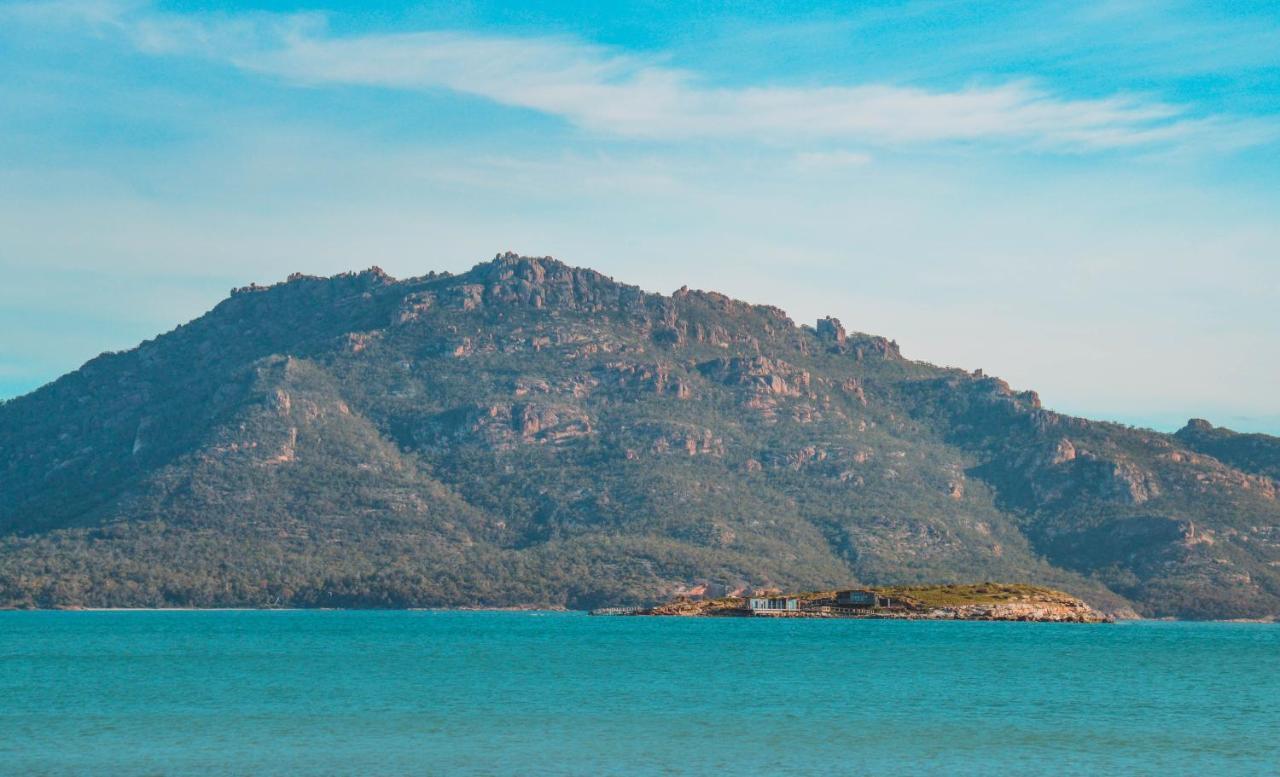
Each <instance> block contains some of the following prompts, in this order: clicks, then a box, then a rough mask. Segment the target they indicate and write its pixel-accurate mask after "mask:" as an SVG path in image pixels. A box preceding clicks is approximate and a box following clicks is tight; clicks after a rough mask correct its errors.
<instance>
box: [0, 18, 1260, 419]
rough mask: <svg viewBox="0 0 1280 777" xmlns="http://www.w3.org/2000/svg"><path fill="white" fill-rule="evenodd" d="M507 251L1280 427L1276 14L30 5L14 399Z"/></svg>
mask: <svg viewBox="0 0 1280 777" xmlns="http://www.w3.org/2000/svg"><path fill="white" fill-rule="evenodd" d="M507 250H513V251H517V252H519V253H523V254H527V255H538V256H541V255H551V256H555V257H557V258H559V259H561V260H563V261H566V262H568V263H570V264H573V265H578V266H587V267H592V268H594V269H597V270H600V271H601V272H604V273H606V274H608V275H611V276H613V277H615V278H617V279H618V280H621V281H626V282H629V283H634V284H637V285H639V286H641V287H643V288H645V289H647V290H650V291H661V292H664V293H669V292H670V291H672V290H673V289H676V288H679V287H680V286H682V285H688V286H690V287H692V288H704V289H714V290H718V291H722V292H724V293H727V294H730V295H732V296H735V297H739V298H742V299H746V300H749V301H752V302H759V303H769V304H775V305H778V306H780V307H782V308H783V309H785V310H786V311H787V312H788V313H789V314H790V315H791V316H792V318H794V319H795V320H796V321H798V322H812V321H813V320H814V319H816V318H818V317H820V316H824V315H835V316H837V317H839V318H840V319H841V320H842V321H843V322H844V323H845V325H846V327H847V328H849V329H851V330H858V331H863V332H870V333H874V334H881V335H885V336H887V337H891V338H893V339H896V340H897V341H898V343H899V344H900V345H901V347H902V350H903V353H904V354H905V355H906V356H908V357H910V358H914V359H921V360H925V361H930V362H933V363H936V364H943V365H949V366H957V367H964V368H967V369H975V368H982V369H984V370H985V371H986V372H987V373H988V374H993V375H998V376H1001V377H1003V378H1005V379H1006V380H1008V381H1009V382H1010V383H1011V384H1012V385H1013V386H1014V387H1015V388H1018V389H1034V390H1037V391H1038V392H1040V395H1041V397H1042V399H1043V400H1044V402H1045V404H1046V405H1047V406H1048V407H1051V408H1053V409H1056V410H1060V411H1063V412H1068V413H1074V414H1079V415H1085V416H1089V417H1094V418H1102V419H1108V420H1116V421H1121V422H1124V423H1130V424H1134V425H1139V426H1148V427H1152V428H1157V429H1161V430H1173V429H1176V428H1178V427H1179V426H1181V425H1182V423H1184V422H1185V420H1186V419H1187V418H1189V417H1204V418H1208V419H1209V420H1211V421H1213V422H1214V423H1216V424H1220V425H1226V426H1230V427H1232V428H1235V429H1240V430H1244V431H1260V432H1268V433H1272V434H1280V6H1278V5H1277V4H1275V3H1267V2H1259V3H1249V2H1233V3H1221V4H1219V3H1179V2H1160V0H1147V1H1145V2H1124V1H1115V2H1106V1H1105V0H1104V1H1103V2H1096V3H1023V2H1004V3H959V2H942V1H939V2H863V3H847V2H841V3H822V2H799V1H796V2H776V3H764V2H733V3H713V2H699V1H697V0H684V2H672V3H658V2H640V3H621V2H619V3H599V2H552V3H489V2H478V1H470V2H469V1H467V0H463V1H462V2H449V3H418V4H398V3H380V2H362V3H340V2H324V0H319V2H302V3H299V2H292V1H286V2H256V3H239V2H225V1H214V0H209V1H208V2H181V3H178V2H147V1H146V0H67V1H62V0H50V1H48V2H11V1H10V0H0V278H3V279H4V280H3V282H2V283H0V398H4V397H12V396H16V395H19V394H22V393H25V392H27V391H31V390H33V389H35V388H37V387H38V386H40V385H42V384H43V383H45V382H47V381H49V380H52V379H53V378H56V377H57V376H58V375H61V374H63V373H65V372H68V371H70V370H73V369H75V368H77V367H78V366H79V365H80V364H82V363H83V362H84V361H86V360H87V359H89V358H92V357H93V356H95V355H97V354H98V353H100V352H102V351H108V350H123V349H126V348H130V347H133V346H134V345H136V344H137V343H138V342H140V341H141V340H143V339H146V338H149V337H152V336H154V335H156V334H158V333H160V332H162V331H167V330H169V329H172V328H173V327H174V326H176V325H177V324H180V323H182V322H185V321H188V320H190V319H192V318H195V317H197V316H199V315H200V314H201V313H203V312H204V311H206V310H208V309H209V308H211V307H212V306H213V305H215V304H217V302H218V301H219V300H221V299H222V298H223V297H225V296H226V294H227V293H228V291H229V289H231V288H232V287H235V286H241V285H245V284H248V283H249V282H257V283H270V282H275V281H279V280H282V279H283V278H284V277H285V276H287V275H288V274H289V273H291V272H295V271H300V272H305V273H313V274H333V273H338V272H343V271H347V270H352V269H363V268H367V267H369V266H372V265H378V266H381V267H383V268H384V269H385V270H387V271H388V272H390V273H391V274H393V275H396V276H400V277H406V276H414V275H420V274H423V273H425V272H427V271H429V270H450V271H455V272H457V271H463V270H466V269H467V268H469V267H471V266H472V265H474V264H476V263H478V262H481V261H485V260H487V259H489V258H491V257H492V256H493V255H495V254H497V253H499V252H503V251H507Z"/></svg>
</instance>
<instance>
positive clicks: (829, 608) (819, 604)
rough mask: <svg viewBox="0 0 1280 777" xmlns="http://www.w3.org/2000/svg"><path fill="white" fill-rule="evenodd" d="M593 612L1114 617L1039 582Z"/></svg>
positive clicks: (741, 598)
mask: <svg viewBox="0 0 1280 777" xmlns="http://www.w3.org/2000/svg"><path fill="white" fill-rule="evenodd" d="M592 614H593V615H667V616H677V617H695V618H734V617H766V618H873V619H896V620H966V621H1036V622H1047V623H1110V622H1112V621H1113V619H1112V618H1111V617H1110V616H1108V615H1105V614H1104V613H1101V612H1099V611H1098V610H1095V609H1094V608H1093V607H1090V606H1089V605H1088V604H1087V603H1085V602H1084V601H1082V600H1081V599H1079V598H1077V597H1075V596H1072V595H1071V594H1067V593H1063V592H1062V591H1055V590H1053V589H1050V588H1043V587H1040V586H1034V585H1023V584H1008V583H975V584H968V585H930V586H892V587H876V588H854V589H846V590H833V591H809V592H805V593H783V592H780V591H764V592H758V593H756V594H752V595H745V594H744V595H736V596H724V597H720V598H715V599H707V598H704V599H694V598H690V597H684V596H682V597H677V598H676V599H674V600H673V601H670V602H667V603H665V604H660V605H657V606H654V607H629V608H606V609H601V610H594V611H592Z"/></svg>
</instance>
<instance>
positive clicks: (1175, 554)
mask: <svg viewBox="0 0 1280 777" xmlns="http://www.w3.org/2000/svg"><path fill="white" fill-rule="evenodd" d="M1268 439H1273V438H1268ZM1255 442H1256V441H1255ZM1265 442H1266V440H1263V441H1262V443H1265ZM1262 443H1259V444H1258V445H1252V443H1251V446H1252V447H1250V449H1249V450H1250V451H1251V452H1250V454H1249V455H1250V456H1251V457H1253V458H1251V459H1249V462H1248V466H1247V467H1246V466H1245V464H1244V459H1239V458H1233V457H1231V456H1228V455H1227V454H1226V453H1222V454H1221V455H1222V457H1223V458H1221V459H1219V458H1215V456H1216V455H1218V454H1211V453H1208V452H1206V451H1207V450H1208V449H1204V450H1202V448H1201V447H1192V446H1191V445H1190V444H1189V443H1185V442H1184V441H1183V440H1182V438H1181V435H1180V436H1178V437H1175V436H1170V435H1162V434H1158V433H1155V432H1150V431H1145V430H1137V429H1129V428H1126V427H1121V426H1117V425H1114V424H1103V423H1095V422H1090V421H1086V420H1083V419H1077V418H1070V417H1066V416H1060V415H1057V414H1055V413H1051V412H1048V411H1045V410H1043V409H1041V408H1040V407H1039V402H1038V400H1037V399H1036V397H1035V395H1034V394H1031V393H1029V392H1026V393H1019V392H1015V391H1013V390H1011V389H1010V388H1009V387H1008V386H1007V385H1005V384H1004V383H1002V382H1001V381H999V380H996V379H993V378H988V377H984V376H981V375H976V374H969V373H966V372H963V371H959V370H952V369H943V368H938V367H934V366H932V365H928V364H922V363H918V362H912V361H909V360H906V359H903V358H902V357H901V356H900V355H899V354H898V351H897V347H896V345H894V344H893V343H892V342H890V341H887V340H885V339H883V338H879V337H873V336H869V335H863V334H857V333H848V334H846V333H845V332H844V331H843V329H842V328H841V327H840V326H839V324H838V322H832V321H824V322H820V324H819V326H818V327H816V328H810V327H797V326H795V325H794V324H793V323H792V322H791V321H790V320H788V319H787V318H786V317H785V316H784V315H783V314H782V313H781V311H778V310H776V309H773V308H768V307H763V306H753V305H748V304H746V303H742V302H738V301H735V300H730V299H728V298H726V297H723V296H721V295H718V294H713V293H703V292H688V291H681V292H677V293H676V294H675V295H672V296H670V297H665V296H661V295H656V294H645V293H643V292H641V291H640V290H638V289H636V288H634V287H630V286H625V285H622V284H618V283H615V282H614V281H612V280H610V279H608V278H605V277H603V276H601V275H599V274H597V273H594V272H591V271H589V270H577V269H573V268H568V267H566V266H564V265H562V264H559V263H557V262H554V261H552V260H531V259H524V258H519V257H512V256H504V257H500V258H498V259H496V260H495V261H493V262H489V263H486V264H483V265H480V266H478V267H476V268H475V269H473V270H472V271H471V272H468V273H466V274H464V275H459V276H449V275H434V274H432V275H428V276H424V277H421V278H413V279H407V280H403V281H396V280H393V279H391V278H388V277H387V276H385V275H384V274H382V273H381V272H380V271H377V270H376V269H375V270H370V271H367V272H363V273H358V274H347V275H341V276H337V277H334V278H308V277H295V278H291V279H290V281H289V282H287V283H282V284H278V285H275V286H272V287H269V288H254V289H248V290H240V291H238V292H236V293H234V294H233V295H232V296H231V297H230V298H229V299H227V300H226V301H224V302H223V303H221V304H220V305H218V306H217V307H216V308H215V309H214V310H212V311H210V312H209V313H208V314H206V315H205V316H202V317H201V318H199V319H197V320H196V321H193V322H191V323H189V324H186V325H184V326H181V327H179V328H177V329H176V330H174V331H172V332H170V333H168V334H165V335H162V336H160V337H158V338H156V339H154V340H150V341H148V342H146V343H143V344H142V345H141V346H140V347H139V348H137V349H134V350H132V351H128V352H124V353H116V354H106V355H103V356H101V357H99V358H97V359H94V360H93V361H91V362H89V363H88V364H86V365H85V366H84V367H83V368H81V369H80V370H77V371H76V372H74V373H71V374H69V375H66V376H64V377H62V378H60V379H59V380H57V381H55V382H54V383H52V384H50V385H48V386H46V387H44V388H42V389H40V390H38V391H36V392H33V393H31V394H29V395H27V396H24V397H19V398H17V399H14V400H11V401H9V402H6V403H3V404H0V606H20V607H30V606H39V607H52V606H180V605H181V606H261V605H277V604H279V605H291V606H361V607H401V606H455V605H456V606H462V605H466V606H475V605H490V606H505V605H541V606H570V607H595V606H603V605H609V604H632V603H652V602H657V601H665V600H666V599H668V598H670V596H671V595H672V594H673V593H674V592H675V591H676V590H678V589H680V588H681V587H685V586H688V585H691V584H693V583H695V582H698V581H713V582H718V583H727V584H730V585H743V584H747V585H752V586H777V587H779V588H783V589H786V590H830V589H831V588H834V587H836V586H845V585H849V583H850V581H861V582H862V583H864V584H868V585H893V586H912V585H922V584H929V585H933V584H939V583H960V582H962V581H966V580H973V579H984V578H985V579H1005V580H1028V581H1034V582H1035V583H1037V584H1042V585H1046V586H1050V587H1052V588H1055V589H1061V590H1064V591H1069V592H1071V593H1073V594H1077V595H1080V596H1082V597H1084V598H1085V599H1086V600H1088V601H1090V602H1091V603H1093V604H1095V605H1098V606H1101V607H1104V608H1124V607H1134V608H1136V609H1137V610H1138V611H1140V612H1141V613H1143V614H1147V615H1179V616H1185V617H1228V616H1230V617H1249V616H1262V615H1268V614H1276V613H1278V612H1280V563H1278V562H1280V528H1278V527H1280V502H1278V501H1277V499H1276V494H1275V486H1274V484H1273V483H1272V481H1271V480H1270V479H1269V478H1267V477H1265V476H1264V473H1265V471H1264V469H1263V467H1264V464H1258V463H1257V462H1258V461H1263V460H1264V459H1266V457H1267V456H1269V455H1270V454H1269V453H1267V451H1268V450H1270V449H1269V448H1268V447H1267V446H1266V445H1265V444H1262ZM1197 445H1198V444H1197ZM1255 448H1256V450H1255ZM1196 451H1199V452H1196ZM1193 453H1194V455H1193ZM1232 462H1237V463H1234V464H1233V463H1232ZM1264 463H1265V462H1264ZM992 595H995V594H992Z"/></svg>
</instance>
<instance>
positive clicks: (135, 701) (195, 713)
mask: <svg viewBox="0 0 1280 777" xmlns="http://www.w3.org/2000/svg"><path fill="white" fill-rule="evenodd" d="M725 773H729V774H815V775H828V774H869V775H879V774H885V775H889V774H892V775H899V774H901V775H920V774H984V775H985V774H1006V775H1009V774H1153V775H1154V774H1160V775H1179V774H1187V775H1193V774H1194V775H1226V774H1280V627H1278V626H1272V625H1261V624H1190V623H1126V624H1117V625H1114V626H1079V625H1055V624H1019V623H923V622H892V621H889V622H885V621H816V620H813V621H805V620H801V621H765V620H751V619H741V620H698V619H693V620H684V619H665V618H589V617H586V616H583V615H578V614H559V613H453V612H450V613H444V612H132V613H115V612H105V613H56V612H46V613H20V612H19V613H0V774H5V775H10V774H49V775H60V774H93V775H113V774H130V775H132V774H165V775H186V774H190V775H245V774H255V775H277V774H278V775H284V774H290V775H293V774H325V775H328V774H358V775H383V774H385V775H400V774H486V775H487V774H553V775H555V774H574V775H599V774H620V775H621V774H625V775H646V774H725Z"/></svg>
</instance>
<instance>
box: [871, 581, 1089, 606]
mask: <svg viewBox="0 0 1280 777" xmlns="http://www.w3.org/2000/svg"><path fill="white" fill-rule="evenodd" d="M876 590H877V591H878V592H879V593H882V594H885V595H886V596H892V597H896V598H902V599H905V600H907V601H909V602H912V603H917V604H918V605H919V606H922V607H954V606H957V605H965V604H1005V603H1008V602H1016V601H1022V600H1027V599H1044V598H1053V597H1060V596H1064V595H1067V596H1069V594H1063V593H1061V592H1058V591H1054V590H1053V589H1050V588H1045V587H1043V586H1038V585H1024V584H1011V583H971V584H968V585H929V586H886V587H882V588H877V589H876Z"/></svg>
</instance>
